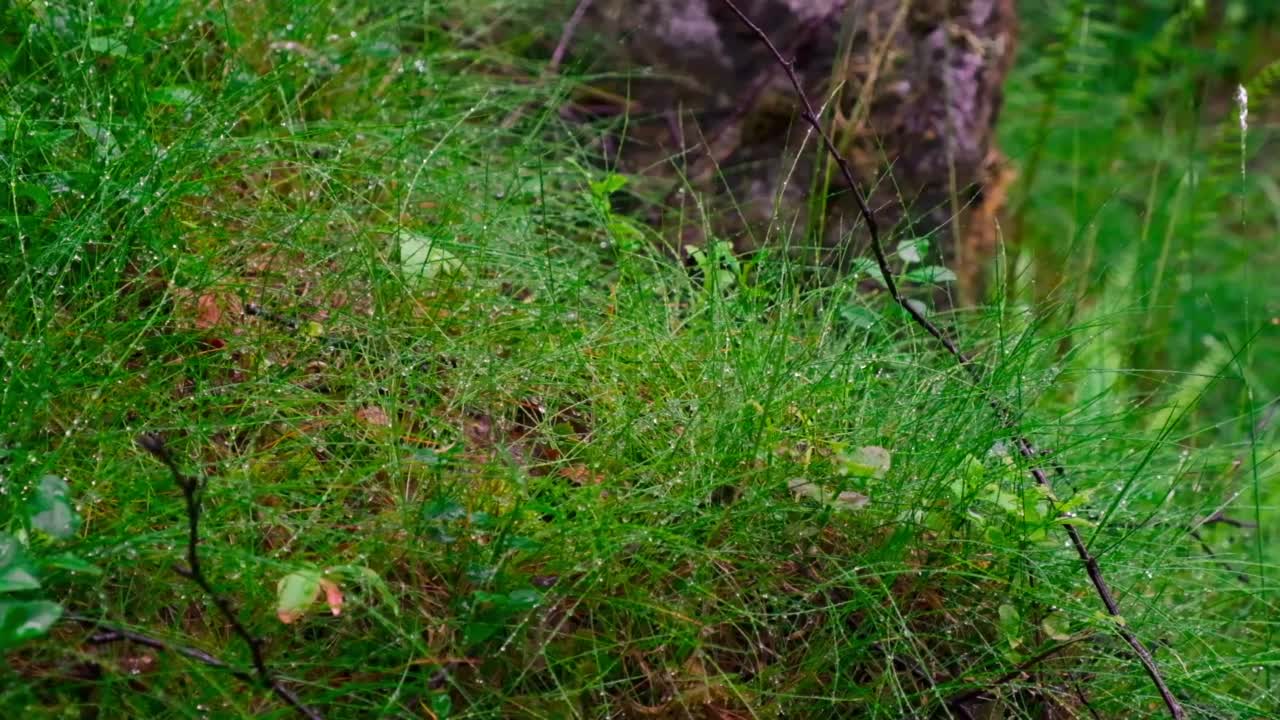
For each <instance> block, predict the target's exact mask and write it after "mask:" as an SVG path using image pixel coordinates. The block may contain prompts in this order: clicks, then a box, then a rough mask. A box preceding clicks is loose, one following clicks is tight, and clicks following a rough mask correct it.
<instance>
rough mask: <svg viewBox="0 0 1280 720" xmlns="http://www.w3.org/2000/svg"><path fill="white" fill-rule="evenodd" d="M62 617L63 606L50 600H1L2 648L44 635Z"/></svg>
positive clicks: (0, 638)
mask: <svg viewBox="0 0 1280 720" xmlns="http://www.w3.org/2000/svg"><path fill="white" fill-rule="evenodd" d="M60 617H62V606H61V605H59V604H58V603H55V602H49V601H48V600H31V601H23V600H0V650H4V649H8V648H11V647H16V646H18V645H21V644H22V643H24V642H26V641H28V640H33V639H35V638H38V637H40V636H41V635H44V634H45V633H46V632H48V631H49V628H50V627H52V626H53V624H54V623H55V622H57V621H58V618H60Z"/></svg>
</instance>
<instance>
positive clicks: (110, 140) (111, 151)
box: [76, 115, 120, 159]
mask: <svg viewBox="0 0 1280 720" xmlns="http://www.w3.org/2000/svg"><path fill="white" fill-rule="evenodd" d="M76 122H77V123H78V124H79V125H80V131H81V132H83V133H84V134H85V135H88V136H89V139H90V140H93V141H94V142H95V143H97V145H98V157H100V158H108V159H109V158H113V157H115V156H116V155H119V154H120V145H119V143H117V142H116V136H115V135H113V134H112V133H111V130H110V129H108V128H107V127H106V126H105V125H99V124H98V123H97V122H95V121H94V120H92V119H91V118H89V117H87V116H84V115H81V116H80V117H78V118H76Z"/></svg>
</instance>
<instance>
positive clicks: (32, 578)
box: [0, 533, 40, 593]
mask: <svg viewBox="0 0 1280 720" xmlns="http://www.w3.org/2000/svg"><path fill="white" fill-rule="evenodd" d="M39 587H40V580H39V578H37V577H36V573H35V568H34V567H32V565H31V563H30V562H29V561H28V560H27V557H26V550H25V549H24V548H23V547H22V543H21V542H20V541H19V540H18V538H16V537H14V536H12V535H10V534H9V533H0V593H8V592H18V591H20V590H35V589H37V588H39Z"/></svg>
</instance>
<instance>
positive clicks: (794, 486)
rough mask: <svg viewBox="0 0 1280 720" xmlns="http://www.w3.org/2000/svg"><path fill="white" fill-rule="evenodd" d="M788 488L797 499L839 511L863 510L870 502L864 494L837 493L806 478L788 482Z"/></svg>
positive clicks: (793, 479) (847, 491)
mask: <svg viewBox="0 0 1280 720" xmlns="http://www.w3.org/2000/svg"><path fill="white" fill-rule="evenodd" d="M787 487H789V488H790V489H791V492H793V493H795V494H796V496H797V497H802V498H808V499H810V500H814V501H817V502H818V503H821V504H823V505H829V506H831V507H833V508H835V509H837V510H861V509H862V508H864V507H866V505H867V503H868V502H869V501H870V498H868V497H867V496H866V495H863V494H862V493H857V492H853V491H852V490H846V491H844V492H842V493H838V494H837V493H836V492H834V491H832V490H830V489H828V488H826V487H823V486H822V485H819V484H817V483H814V482H810V481H808V480H806V479H805V478H799V477H797V478H791V479H790V480H788V481H787Z"/></svg>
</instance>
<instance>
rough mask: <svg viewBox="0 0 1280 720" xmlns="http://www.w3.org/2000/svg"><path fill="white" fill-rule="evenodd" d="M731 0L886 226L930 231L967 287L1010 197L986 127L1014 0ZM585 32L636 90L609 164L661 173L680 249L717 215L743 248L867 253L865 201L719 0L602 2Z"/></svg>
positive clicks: (604, 64) (621, 83)
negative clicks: (762, 34)
mask: <svg viewBox="0 0 1280 720" xmlns="http://www.w3.org/2000/svg"><path fill="white" fill-rule="evenodd" d="M737 4H738V7H739V8H741V9H742V10H743V11H744V12H745V13H746V14H747V15H748V16H750V17H751V18H753V19H754V20H755V21H756V23H757V24H759V26H760V27H761V28H762V29H764V30H765V31H766V32H767V33H768V34H769V36H770V37H771V38H772V40H773V42H774V44H775V45H776V46H777V47H778V49H779V50H781V51H782V53H783V54H784V56H787V57H794V58H795V69H796V72H797V74H798V75H799V77H800V78H801V80H802V82H803V84H804V86H805V88H806V92H808V93H809V95H810V99H811V100H812V101H813V102H814V103H815V104H817V105H822V106H824V107H825V112H824V113H823V122H824V125H825V126H826V127H827V128H828V131H829V132H830V133H831V134H832V135H833V137H834V138H835V140H836V142H837V144H838V145H839V146H840V147H841V149H842V150H843V152H844V153H845V155H846V157H848V158H849V159H850V160H851V161H852V163H853V166H854V167H855V168H856V170H857V172H858V175H859V179H860V182H861V183H862V185H863V188H862V189H863V191H864V192H867V193H869V194H870V204H871V206H872V208H873V209H875V211H876V212H877V215H878V219H879V220H880V224H881V226H882V227H886V228H896V229H897V231H898V233H897V234H896V237H907V236H913V237H914V236H921V235H925V234H930V237H931V238H932V239H933V240H934V242H933V243H932V245H933V246H934V247H935V248H940V249H941V250H942V255H943V257H944V258H945V259H946V260H947V261H948V262H949V263H951V264H952V265H954V266H956V269H957V272H958V273H959V274H960V275H961V276H962V278H964V277H965V276H969V277H968V279H969V280H970V282H971V283H972V281H973V279H974V273H973V271H972V268H974V267H976V266H977V265H978V264H979V261H980V259H981V257H982V256H985V255H986V254H987V252H988V250H989V248H987V247H984V246H985V245H989V244H990V243H991V242H992V238H994V234H993V233H991V232H990V230H991V227H990V226H991V225H992V223H993V222H994V209H993V208H992V207H991V206H990V205H991V201H992V200H993V199H994V200H997V201H998V200H999V198H1000V197H1002V196H1003V179H1002V178H1003V177H1004V175H1005V174H1004V173H1002V172H1000V171H999V165H1000V163H999V161H998V157H999V156H998V153H996V152H995V150H994V147H993V144H992V132H993V128H994V126H995V122H996V117H997V115H998V113H999V108H1000V102H1001V85H1002V83H1003V82H1004V79H1005V75H1006V74H1007V71H1008V68H1009V65H1010V61H1011V59H1012V56H1013V44H1014V35H1015V27H1016V26H1015V22H1016V20H1015V14H1014V8H1013V0H738V2H737ZM580 32H582V33H583V35H582V36H580V37H581V38H583V40H584V43H583V44H581V45H579V48H580V51H581V52H582V53H586V52H592V53H597V55H595V56H594V57H593V59H595V60H596V62H593V65H594V66H595V67H596V68H601V69H610V70H616V69H626V70H628V71H629V72H627V73H626V74H625V79H622V80H613V81H610V82H607V83H603V84H604V85H606V86H607V88H606V89H608V90H611V91H612V92H614V93H616V94H617V95H619V96H622V97H625V98H626V111H627V130H626V133H625V137H624V138H620V139H619V142H618V143H617V146H616V150H615V155H614V156H613V157H612V158H611V160H612V161H616V162H617V163H618V164H619V166H620V167H621V169H622V170H623V171H625V172H629V173H633V174H641V175H646V176H648V177H651V178H653V179H654V181H653V189H655V190H658V191H659V192H657V193H656V196H657V197H659V198H661V199H663V200H664V201H665V202H663V203H660V204H659V206H660V207H662V208H663V209H662V210H661V211H660V212H661V215H662V222H663V223H664V224H665V225H667V226H668V227H669V228H670V229H671V230H674V231H677V232H678V233H679V234H678V237H681V238H682V242H681V245H684V244H696V243H698V242H699V241H700V239H701V228H703V227H707V226H709V227H712V228H715V229H716V231H717V232H718V233H721V234H724V235H725V236H728V237H732V238H733V239H734V241H735V244H736V245H737V246H738V247H739V248H741V249H747V248H755V247H760V246H762V245H764V244H766V243H769V244H775V243H788V244H789V247H791V248H792V249H793V250H795V249H801V250H807V251H809V252H812V253H814V254H815V255H817V256H818V257H819V258H820V259H821V260H822V261H823V262H824V263H827V264H835V265H840V264H842V263H844V262H846V261H847V260H848V258H849V256H850V255H851V253H856V252H859V251H861V250H862V249H864V244H863V243H864V242H865V238H863V237H862V232H863V230H862V229H861V223H860V222H859V221H858V218H857V213H856V207H855V205H854V203H853V202H852V199H851V197H850V196H849V195H848V192H847V188H844V187H843V182H842V181H841V180H840V178H839V176H838V173H837V172H835V171H834V170H835V169H834V168H833V167H830V166H829V164H828V162H827V160H826V158H825V157H824V156H823V155H822V153H821V152H820V150H821V148H820V146H819V145H818V144H817V142H816V138H814V137H812V136H811V135H810V133H809V131H808V128H807V126H805V125H804V124H803V123H802V122H800V121H799V118H798V115H797V114H796V109H797V102H796V98H795V96H794V93H793V92H792V90H791V87H790V85H789V82H788V79H787V77H786V74H785V72H784V71H783V70H782V68H780V67H779V66H778V64H777V62H776V61H775V60H774V59H773V57H772V56H771V55H770V54H769V51H768V49H767V48H765V47H764V46H763V45H761V43H760V42H759V41H758V39H757V38H756V37H755V36H754V35H753V34H752V33H751V32H749V31H748V29H747V28H745V27H744V26H742V24H741V22H740V21H739V20H738V19H737V18H736V17H735V16H733V14H732V13H731V12H730V11H729V10H728V8H727V7H725V6H724V4H723V3H722V2H721V0H597V1H596V2H595V3H594V4H593V5H592V7H591V9H590V10H589V12H588V13H587V16H586V19H585V26H584V30H582V31H580ZM590 43H595V44H596V47H592V48H589V45H590ZM599 53H603V56H601V55H599ZM600 57H603V58H604V59H603V60H599V59H598V58H600ZM642 68H643V71H641V69H642ZM680 186H684V187H685V188H686V190H692V191H693V192H692V193H690V192H687V191H685V192H681V191H680V190H678V189H677V188H678V187H680ZM997 186H998V187H997ZM664 188H665V190H664ZM815 190H823V191H825V192H815ZM984 191H985V192H984ZM992 196H996V197H994V198H993V197H992ZM955 218H959V222H953V221H952V220H953V219H955ZM975 223H977V224H978V225H982V226H983V227H977V226H975ZM805 246H808V247H805ZM962 285H964V283H962Z"/></svg>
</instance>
